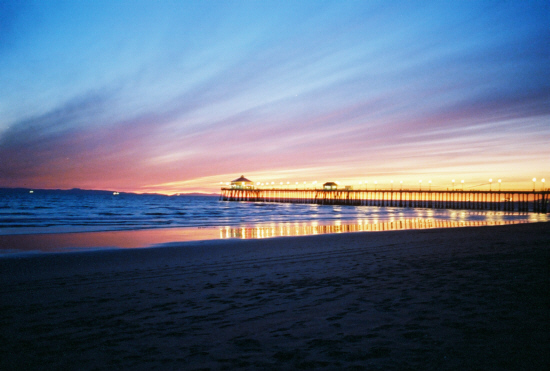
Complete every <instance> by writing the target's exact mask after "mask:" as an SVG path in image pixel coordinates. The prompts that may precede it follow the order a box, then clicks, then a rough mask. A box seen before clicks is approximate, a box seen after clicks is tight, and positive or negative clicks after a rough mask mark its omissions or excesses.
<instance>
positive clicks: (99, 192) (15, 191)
mask: <svg viewBox="0 0 550 371" xmlns="http://www.w3.org/2000/svg"><path fill="white" fill-rule="evenodd" d="M31 191H32V192H33V193H37V194H52V195H53V194H65V195H67V194H71V195H102V196H108V195H112V194H113V192H114V191H104V190H90V189H80V188H73V189H33V188H0V194H20V193H30V192H31ZM140 194H144V195H158V196H167V195H163V194H159V193H132V192H120V193H119V195H140ZM173 196H182V197H185V196H203V197H204V196H206V197H219V194H216V193H196V192H195V193H180V194H179V195H173Z"/></svg>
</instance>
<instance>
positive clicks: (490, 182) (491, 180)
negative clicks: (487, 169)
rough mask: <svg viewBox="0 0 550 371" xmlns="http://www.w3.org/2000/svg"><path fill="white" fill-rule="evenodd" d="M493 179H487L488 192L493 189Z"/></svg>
mask: <svg viewBox="0 0 550 371" xmlns="http://www.w3.org/2000/svg"><path fill="white" fill-rule="evenodd" d="M492 188H493V179H489V192H491V191H492V190H493V189H492Z"/></svg>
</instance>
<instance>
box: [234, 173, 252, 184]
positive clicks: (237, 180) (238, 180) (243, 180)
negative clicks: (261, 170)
mask: <svg viewBox="0 0 550 371" xmlns="http://www.w3.org/2000/svg"><path fill="white" fill-rule="evenodd" d="M231 182H232V183H236V182H250V183H252V181H251V180H249V179H246V178H245V177H244V175H241V177H240V178H237V179H235V180H232V181H231Z"/></svg>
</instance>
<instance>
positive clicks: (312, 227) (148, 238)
mask: <svg viewBox="0 0 550 371" xmlns="http://www.w3.org/2000/svg"><path fill="white" fill-rule="evenodd" d="M541 222H542V223H546V221H544V220H543V221H541V220H537V219H535V220H534V221H528V220H499V219H497V220H478V221H475V220H474V221H472V220H437V219H426V218H408V219H400V220H391V221H376V222H368V221H362V220H358V221H355V222H353V221H333V222H332V223H328V222H324V223H319V222H316V221H315V222H287V223H277V224H275V223H269V224H267V223H266V224H257V225H254V224H253V225H244V226H243V225H235V226H208V227H204V226H198V227H172V228H147V229H133V230H109V231H90V232H88V231H79V232H61V233H59V232H51V233H32V234H4V235H2V234H0V259H2V258H9V257H20V256H31V255H39V254H45V253H48V254H49V253H75V252H85V251H94V250H111V249H132V248H138V249H143V248H150V247H158V246H162V245H165V244H178V243H188V242H193V241H208V240H212V241H217V240H226V239H239V240H240V239H242V240H245V239H246V240H248V239H266V238H280V237H298V236H312V235H325V234H345V233H361V232H369V233H372V232H386V231H402V230H424V229H453V228H465V227H486V226H491V227H494V226H502V225H515V224H525V223H541Z"/></svg>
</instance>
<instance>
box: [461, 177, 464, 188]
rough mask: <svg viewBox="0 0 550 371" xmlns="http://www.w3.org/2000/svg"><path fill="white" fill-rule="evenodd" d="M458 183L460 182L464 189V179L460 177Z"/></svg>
mask: <svg viewBox="0 0 550 371" xmlns="http://www.w3.org/2000/svg"><path fill="white" fill-rule="evenodd" d="M460 183H462V190H464V179H462V180H461V181H460Z"/></svg>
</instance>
